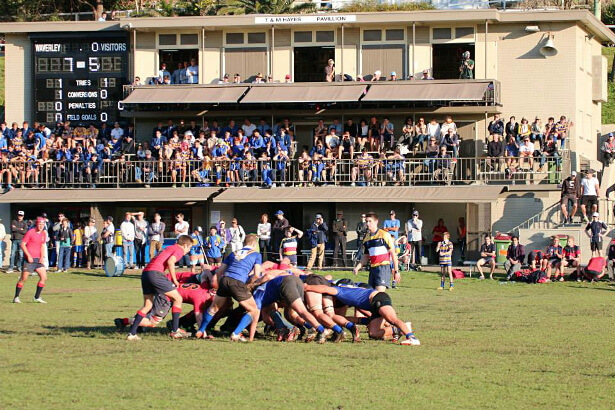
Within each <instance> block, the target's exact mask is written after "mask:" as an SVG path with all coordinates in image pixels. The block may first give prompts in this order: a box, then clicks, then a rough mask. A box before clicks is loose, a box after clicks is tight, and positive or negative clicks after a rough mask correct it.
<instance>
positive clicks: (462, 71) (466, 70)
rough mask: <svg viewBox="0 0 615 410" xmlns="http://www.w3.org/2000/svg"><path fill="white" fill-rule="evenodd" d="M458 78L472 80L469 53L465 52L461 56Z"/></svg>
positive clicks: (472, 69)
mask: <svg viewBox="0 0 615 410" xmlns="http://www.w3.org/2000/svg"><path fill="white" fill-rule="evenodd" d="M459 78H461V79H472V78H474V60H472V59H470V52H469V51H465V52H464V53H463V54H462V55H461V65H460V66H459Z"/></svg>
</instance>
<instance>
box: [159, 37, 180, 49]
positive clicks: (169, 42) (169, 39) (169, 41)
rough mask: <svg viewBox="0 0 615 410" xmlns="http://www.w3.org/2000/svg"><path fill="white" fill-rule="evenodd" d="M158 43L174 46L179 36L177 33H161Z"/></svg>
mask: <svg viewBox="0 0 615 410" xmlns="http://www.w3.org/2000/svg"><path fill="white" fill-rule="evenodd" d="M158 44H159V45H161V46H174V45H176V44H177V36H176V35H175V34H159V35H158Z"/></svg>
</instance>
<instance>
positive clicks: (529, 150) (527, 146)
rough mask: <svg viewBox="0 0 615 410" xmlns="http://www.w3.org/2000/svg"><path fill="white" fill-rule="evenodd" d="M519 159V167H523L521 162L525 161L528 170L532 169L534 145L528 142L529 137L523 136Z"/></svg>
mask: <svg viewBox="0 0 615 410" xmlns="http://www.w3.org/2000/svg"><path fill="white" fill-rule="evenodd" d="M519 157H520V158H521V159H520V161H521V163H520V164H519V165H520V166H523V161H524V160H525V159H527V161H528V163H529V169H530V170H531V169H533V167H534V143H533V142H531V141H530V137H529V136H525V137H524V139H523V143H522V144H521V146H520V147H519Z"/></svg>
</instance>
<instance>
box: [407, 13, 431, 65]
mask: <svg viewBox="0 0 615 410" xmlns="http://www.w3.org/2000/svg"><path fill="white" fill-rule="evenodd" d="M415 48H416V22H414V21H413V22H412V67H410V73H409V74H410V75H412V76H414V49H415ZM431 76H432V77H433V70H431Z"/></svg>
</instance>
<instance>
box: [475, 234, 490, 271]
mask: <svg viewBox="0 0 615 410" xmlns="http://www.w3.org/2000/svg"><path fill="white" fill-rule="evenodd" d="M483 265H489V279H491V280H493V272H494V271H495V244H494V243H493V238H492V237H491V235H485V242H484V243H483V244H482V245H481V246H480V259H479V260H478V262H476V269H478V273H480V277H479V278H478V279H481V280H483V279H485V274H484V273H483Z"/></svg>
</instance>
